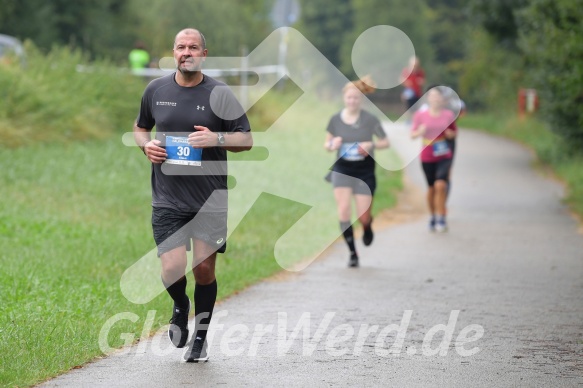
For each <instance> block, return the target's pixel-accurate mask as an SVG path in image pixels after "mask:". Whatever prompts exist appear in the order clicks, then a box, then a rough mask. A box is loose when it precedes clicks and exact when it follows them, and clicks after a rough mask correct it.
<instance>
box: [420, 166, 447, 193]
mask: <svg viewBox="0 0 583 388" xmlns="http://www.w3.org/2000/svg"><path fill="white" fill-rule="evenodd" d="M451 162H452V160H451V159H442V160H440V161H439V162H434V163H425V162H423V163H421V164H422V165H423V172H424V173H425V178H426V179H427V184H428V185H429V187H431V186H433V185H434V184H435V181H438V180H444V181H448V180H449V170H450V168H451Z"/></svg>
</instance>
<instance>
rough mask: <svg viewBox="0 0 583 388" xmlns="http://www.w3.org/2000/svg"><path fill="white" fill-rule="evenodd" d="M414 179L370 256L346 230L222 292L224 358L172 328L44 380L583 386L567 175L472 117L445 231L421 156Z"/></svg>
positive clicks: (217, 343)
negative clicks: (206, 356) (277, 269)
mask: <svg viewBox="0 0 583 388" xmlns="http://www.w3.org/2000/svg"><path fill="white" fill-rule="evenodd" d="M388 132H389V133H390V137H391V141H392V143H393V145H394V147H395V148H397V149H398V150H399V152H402V153H407V152H412V151H411V150H412V149H413V148H414V145H412V144H411V143H410V141H409V140H408V137H407V135H406V133H405V131H404V130H401V129H399V128H392V129H390V130H389V131H388ZM406 179H407V182H408V183H407V186H406V190H405V191H404V192H403V193H402V194H401V200H400V203H399V206H398V207H397V208H396V209H394V210H392V211H390V212H388V213H386V214H384V215H383V216H382V217H379V219H377V220H376V222H375V227H376V228H377V232H376V235H375V241H374V243H373V245H372V246H370V247H363V246H362V244H361V243H360V240H359V241H358V245H357V249H358V251H359V253H360V256H361V266H360V268H358V269H349V268H347V266H346V264H347V260H348V255H347V251H346V248H345V246H344V244H343V243H342V242H341V241H339V242H337V243H335V244H334V245H333V246H332V247H331V248H330V249H329V250H328V251H327V252H326V254H325V255H324V256H322V257H320V258H319V259H318V260H317V261H316V262H314V263H313V264H311V265H310V266H309V267H308V268H306V269H305V270H303V271H301V272H298V273H282V274H280V275H278V276H275V277H273V278H270V279H268V280H266V281H264V282H261V283H259V284H256V285H254V286H252V287H250V288H248V289H247V290H245V291H243V292H241V293H239V294H237V295H235V296H232V297H230V298H229V299H227V300H225V301H223V302H221V303H219V304H217V306H216V308H215V315H214V318H213V325H212V329H211V332H212V333H213V335H212V337H213V338H212V341H211V344H210V361H209V362H207V363H204V364H187V363H184V362H180V359H181V358H182V353H183V350H181V349H174V348H171V347H169V341H168V339H167V336H166V334H165V333H161V334H158V335H156V336H153V337H151V338H150V339H148V340H142V341H141V342H139V343H138V344H136V345H134V346H131V347H128V348H125V349H123V350H122V351H118V352H115V353H114V354H112V355H110V356H109V357H106V358H103V359H101V360H98V361H95V362H92V363H89V364H88V365H86V366H85V367H83V368H80V369H76V370H73V371H71V372H70V373H67V374H65V375H63V376H60V377H58V378H56V379H53V380H50V381H48V382H46V383H45V384H43V386H45V387H60V386H75V387H78V386H103V387H114V386H124V387H150V386H151V387H162V386H164V387H166V386H179V385H186V386H188V385H193V386H403V387H435V386H440V387H467V386H474V387H476V386H477V387H492V386H526V387H532V386H545V387H551V386H552V387H576V386H582V385H583V238H582V235H581V233H580V231H579V230H578V229H579V225H578V223H577V221H576V220H575V219H574V218H573V217H572V216H571V215H570V214H569V211H568V209H567V207H566V206H565V205H564V204H563V203H562V201H561V198H562V197H563V195H564V189H563V187H562V185H561V184H560V183H558V182H556V181H555V180H553V179H551V178H549V177H547V176H544V175H543V174H542V173H540V172H539V171H537V170H536V169H535V168H533V157H532V154H531V153H530V152H529V151H528V150H527V149H525V148H524V147H522V146H520V145H517V144H515V143H513V142H510V141H508V140H504V139H501V138H497V137H492V136H489V135H486V134H483V133H480V132H476V131H467V130H462V131H461V133H460V136H459V139H458V152H457V155H456V160H455V163H454V170H453V176H452V192H451V196H450V199H449V214H448V219H449V227H450V229H449V232H448V233H443V234H436V233H430V232H429V231H428V229H427V218H428V217H427V214H426V207H425V204H424V200H423V195H424V191H425V183H424V181H423V177H422V175H421V168H420V165H419V161H418V160H415V161H414V162H412V163H411V164H410V165H409V166H408V167H407V168H406ZM378 195H382V192H380V191H379V192H378ZM166 313H168V314H169V312H166Z"/></svg>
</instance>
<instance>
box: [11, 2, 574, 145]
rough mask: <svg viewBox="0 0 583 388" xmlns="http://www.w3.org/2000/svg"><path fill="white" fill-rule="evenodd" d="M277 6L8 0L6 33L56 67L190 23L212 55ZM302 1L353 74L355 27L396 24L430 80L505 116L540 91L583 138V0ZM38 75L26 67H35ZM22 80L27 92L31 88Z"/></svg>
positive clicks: (168, 39)
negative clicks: (524, 92)
mask: <svg viewBox="0 0 583 388" xmlns="http://www.w3.org/2000/svg"><path fill="white" fill-rule="evenodd" d="M273 3H274V1H273V0H245V1H243V0H225V1H220V2H210V1H205V2H195V1H187V0H172V1H166V0H150V1H148V2H144V1H141V0H82V1H74V2H72V1H68V0H52V1H44V0H26V1H21V0H0V33H3V34H7V35H12V36H16V37H17V38H19V39H21V40H30V41H31V42H32V43H29V44H28V49H27V52H28V53H29V55H32V56H33V58H37V59H33V60H32V61H31V60H29V63H31V62H33V61H36V60H39V59H38V57H34V55H36V54H37V53H39V52H40V53H43V54H45V55H48V57H47V58H46V61H51V65H54V61H55V60H57V59H59V58H62V57H63V55H64V53H63V52H62V51H59V50H63V48H66V50H70V51H71V52H72V53H74V54H72V55H74V58H69V59H68V60H70V62H71V61H77V62H80V61H84V62H94V61H97V62H99V63H104V62H106V63H109V64H112V65H117V66H127V55H128V53H129V51H130V50H131V48H132V47H133V46H134V44H135V42H136V41H138V40H139V41H142V42H144V44H145V45H146V47H147V50H148V51H149V52H150V55H151V56H152V57H153V58H160V57H163V56H167V55H170V54H171V48H172V41H173V37H174V34H175V33H176V31H178V30H179V29H181V28H184V27H188V26H195V27H198V28H200V29H201V30H202V31H204V32H205V35H207V37H208V38H209V39H208V40H209V48H210V50H211V53H212V55H214V56H240V55H241V54H242V52H243V50H248V51H250V50H252V49H253V48H254V47H256V46H257V45H258V44H259V43H260V42H261V41H262V40H263V39H264V38H265V37H266V36H267V35H268V34H269V33H271V32H272V31H273V30H274V27H273V25H272V23H271V21H270V13H271V11H272V8H273ZM299 3H300V5H301V13H300V18H299V20H298V22H297V23H295V24H294V25H293V27H294V28H296V29H298V30H299V31H300V32H302V33H303V34H304V35H305V36H306V37H307V38H308V39H309V40H310V41H311V42H312V43H313V44H314V45H315V46H316V47H317V48H318V49H319V50H320V51H321V52H322V53H323V54H324V55H325V56H326V57H327V58H328V59H329V60H330V61H331V62H332V63H333V64H334V65H336V67H338V68H339V69H341V70H342V71H343V72H344V73H345V75H346V76H348V77H350V78H352V77H353V76H354V72H353V70H352V67H351V66H352V65H351V59H350V53H351V48H352V45H353V43H354V41H355V39H356V38H357V37H358V35H359V34H360V33H362V32H363V31H364V30H366V29H367V28H369V27H372V26H375V25H379V24H387V25H393V26H395V27H398V28H400V29H401V30H403V31H404V32H405V33H406V34H407V35H408V36H409V37H410V38H411V40H412V41H413V43H414V45H415V49H416V52H417V55H418V56H419V57H420V59H421V61H422V65H423V67H424V69H425V71H426V73H427V78H428V83H427V84H433V83H438V84H445V85H449V86H451V87H452V88H454V89H455V90H456V91H458V94H459V95H460V96H461V98H462V99H463V100H464V101H465V102H466V103H467V105H468V107H469V108H470V109H471V110H473V111H477V110H481V111H490V112H497V113H498V114H501V113H502V112H506V113H508V112H515V111H516V105H517V102H516V101H517V93H518V89H519V88H521V87H523V88H535V89H537V91H538V94H539V97H540V102H541V103H540V108H541V115H540V117H541V118H542V119H543V120H544V121H545V122H547V123H549V124H550V127H551V129H552V130H553V131H555V132H557V133H558V134H560V135H561V136H562V137H564V138H566V139H567V140H568V143H569V144H572V145H573V146H574V148H576V149H580V148H581V146H582V145H583V110H581V109H579V107H580V105H581V103H582V102H583V60H582V58H583V1H582V0H320V1H318V2H314V1H308V0H299ZM33 45H34V46H35V47H37V48H38V51H37V49H35V48H33ZM31 53H32V54H31ZM55 56H56V57H57V58H55ZM44 66H46V63H45V64H44ZM31 70H32V69H31ZM69 70H71V69H70V68H69ZM31 73H32V71H28V72H27V74H28V75H30V76H34V74H31ZM12 76H13V75H10V74H8V75H6V74H4V75H3V76H2V77H3V79H2V80H1V82H2V85H1V90H2V91H3V93H6V90H9V89H10V88H11V87H13V86H14V84H13V83H14V82H20V83H22V82H24V81H10V80H7V79H6V78H11V77H12ZM11 82H12V83H11ZM26 82H29V81H26ZM124 82H128V81H124ZM30 83H31V84H32V83H35V82H30ZM18 87H19V88H20V89H19V90H20V92H21V93H24V90H22V88H25V86H24V85H19V86H18ZM397 89H399V88H395V89H394V90H392V91H388V92H386V93H381V94H380V95H379V96H377V99H378V98H382V99H385V100H387V101H386V102H388V103H391V102H392V103H395V104H396V103H398V102H399V92H400V91H399V90H397ZM53 90H54V89H53ZM84 92H86V91H84ZM10 97H12V98H15V96H14V95H11V96H10ZM22 97H23V96H22V95H21V96H20V98H22ZM100 100H102V99H100ZM12 101H13V102H15V101H16V100H12ZM126 101H127V100H126ZM41 103H42V101H38V99H37V101H34V102H28V103H27V104H25V106H24V107H20V108H19V109H16V112H14V114H20V113H21V111H22V110H23V109H25V108H26V109H28V112H30V109H29V108H32V107H33V106H38V104H41ZM381 103H382V101H381ZM35 104H36V105H35ZM15 108H16V107H15V106H14V105H9V106H8V107H4V106H3V107H2V108H1V109H2V110H3V112H2V113H1V114H0V119H3V120H5V119H6V118H10V116H11V115H12V109H15ZM112 108H113V109H119V107H117V108H116V107H112ZM86 109H87V110H90V109H91V108H90V107H86ZM7 111H8V112H7ZM19 112H20V113H19ZM53 113H54V112H53ZM89 114H96V112H95V111H93V112H89ZM24 121H25V122H24V123H23V125H28V123H27V122H28V121H29V120H28V119H27V120H24Z"/></svg>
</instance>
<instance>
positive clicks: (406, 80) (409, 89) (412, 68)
mask: <svg viewBox="0 0 583 388" xmlns="http://www.w3.org/2000/svg"><path fill="white" fill-rule="evenodd" d="M399 80H400V81H401V83H402V84H403V86H404V88H405V89H404V90H403V93H402V94H401V98H402V99H403V101H405V103H406V104H407V110H409V109H411V108H412V107H413V105H415V104H416V103H417V101H419V99H420V98H421V95H422V94H423V84H425V72H424V71H423V69H422V68H421V62H420V61H419V58H417V57H412V58H411V59H410V60H409V66H408V67H406V68H404V69H403V71H402V72H401V77H400V79H399Z"/></svg>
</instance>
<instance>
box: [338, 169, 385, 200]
mask: <svg viewBox="0 0 583 388" xmlns="http://www.w3.org/2000/svg"><path fill="white" fill-rule="evenodd" d="M332 185H333V186H334V187H350V188H352V194H363V195H374V192H375V190H376V188H377V180H376V177H375V175H374V172H373V173H372V174H366V175H363V176H360V177H358V178H354V177H351V176H348V175H345V174H342V173H339V172H336V171H332Z"/></svg>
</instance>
